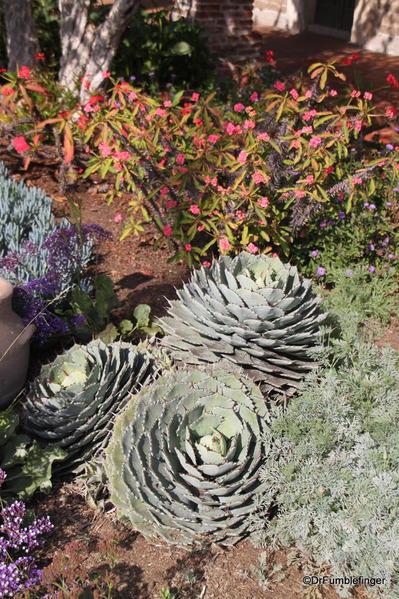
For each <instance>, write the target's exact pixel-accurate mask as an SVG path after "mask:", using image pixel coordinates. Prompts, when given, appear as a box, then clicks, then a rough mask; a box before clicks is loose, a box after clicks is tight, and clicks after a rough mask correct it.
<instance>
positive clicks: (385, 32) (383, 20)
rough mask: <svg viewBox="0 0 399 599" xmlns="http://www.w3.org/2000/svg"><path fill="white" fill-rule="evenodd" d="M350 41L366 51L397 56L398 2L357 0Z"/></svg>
mask: <svg viewBox="0 0 399 599" xmlns="http://www.w3.org/2000/svg"><path fill="white" fill-rule="evenodd" d="M350 41H351V42H353V43H354V44H357V45H359V46H362V47H364V48H366V49H368V50H373V51H375V52H384V53H386V54H393V55H395V56H397V55H399V0H358V1H357V3H356V8H355V14H354V19H353V27H352V32H351V40H350Z"/></svg>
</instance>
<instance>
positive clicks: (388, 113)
mask: <svg viewBox="0 0 399 599" xmlns="http://www.w3.org/2000/svg"><path fill="white" fill-rule="evenodd" d="M397 114H398V111H397V109H396V108H394V107H393V106H388V108H387V109H386V110H385V116H386V117H388V118H389V119H394V118H395V116H396V115H397Z"/></svg>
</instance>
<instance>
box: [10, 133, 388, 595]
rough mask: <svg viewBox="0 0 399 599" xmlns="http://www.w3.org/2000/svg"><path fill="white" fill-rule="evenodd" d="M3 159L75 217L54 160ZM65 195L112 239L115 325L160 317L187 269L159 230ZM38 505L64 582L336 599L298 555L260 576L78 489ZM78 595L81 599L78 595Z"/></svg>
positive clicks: (248, 554) (139, 590)
mask: <svg viewBox="0 0 399 599" xmlns="http://www.w3.org/2000/svg"><path fill="white" fill-rule="evenodd" d="M0 160H3V161H4V162H5V164H6V165H7V167H8V168H9V169H10V172H11V173H12V174H13V175H14V176H16V177H17V178H23V179H24V180H25V182H26V183H28V184H29V183H32V184H34V185H36V186H39V187H41V188H42V189H44V190H45V192H46V193H47V194H49V195H50V196H51V197H52V199H53V202H54V211H55V214H56V216H57V217H63V216H66V215H68V214H69V210H68V201H67V198H66V197H62V196H59V193H58V192H59V189H58V188H59V185H58V181H57V180H56V174H55V173H56V170H57V164H56V162H55V161H51V160H49V161H43V162H35V163H33V164H32V165H31V169H30V171H29V173H26V172H24V171H23V170H21V168H20V164H19V161H18V159H17V158H14V157H13V156H12V155H11V154H10V153H8V152H7V151H6V149H5V146H4V144H3V145H2V146H1V152H0ZM68 197H70V198H73V199H75V200H77V199H79V200H80V201H81V206H82V222H83V223H90V222H96V223H98V224H100V225H101V226H103V227H104V228H106V229H108V230H110V231H111V232H112V233H113V235H114V240H113V241H100V243H99V246H98V261H97V263H96V265H95V269H96V271H97V272H101V273H105V274H107V275H109V276H110V277H111V278H112V280H113V281H114V283H115V286H116V292H117V294H118V298H119V300H120V301H121V304H122V305H121V307H120V308H118V309H117V310H116V311H115V312H114V317H115V318H116V320H120V319H121V318H128V317H130V316H131V313H132V311H133V309H134V307H135V306H136V305H137V304H138V303H148V304H150V305H151V307H152V310H153V314H154V315H157V316H161V315H163V314H164V313H165V307H166V304H167V301H166V300H167V298H168V299H173V298H174V297H175V295H176V294H175V287H180V286H181V284H182V282H183V281H184V280H185V279H186V278H187V274H188V269H187V267H186V266H184V265H182V264H176V263H171V264H169V263H168V262H167V260H168V257H169V253H168V251H167V249H166V248H164V249H158V250H154V249H153V248H152V239H151V235H153V236H156V235H157V233H156V230H155V229H153V230H152V232H151V231H150V232H149V233H146V234H145V235H142V236H140V237H133V236H130V237H128V238H127V239H125V240H124V241H119V240H118V236H119V235H120V232H121V226H120V224H119V223H118V222H115V216H116V215H117V214H122V215H123V216H124V214H125V213H126V209H127V204H128V201H129V198H128V197H124V198H123V199H122V200H120V201H118V203H117V204H116V203H115V204H113V205H107V204H105V203H104V200H103V196H102V193H101V186H100V185H99V184H97V183H96V182H95V180H92V181H89V182H87V183H85V182H83V183H82V182H80V183H79V186H77V185H73V186H71V188H70V189H69V190H68ZM117 220H119V219H118V218H117ZM374 335H375V336H376V338H378V337H380V338H379V343H380V344H390V345H392V347H394V348H396V349H399V325H398V322H397V321H396V322H393V323H392V324H391V325H390V328H388V329H387V330H384V331H381V336H380V335H379V334H378V333H377V334H376V332H375V330H374ZM32 507H33V508H34V511H35V513H36V514H37V515H38V516H41V515H44V514H48V515H49V516H50V518H51V521H52V522H53V523H54V525H55V530H54V532H53V533H52V534H51V535H49V537H48V541H47V542H46V544H45V548H44V549H43V550H42V551H41V554H40V564H41V566H48V565H49V564H51V562H53V566H51V565H50V568H53V569H54V567H56V564H57V563H59V562H58V560H59V559H60V558H61V559H63V558H65V556H66V558H67V561H66V563H65V566H67V567H68V568H69V570H68V571H64V573H63V574H64V577H65V580H71V581H75V582H76V581H79V580H80V585H81V587H82V588H84V586H85V585H84V582H85V581H87V580H88V579H89V578H93V580H94V579H96V578H97V579H100V578H102V579H104V580H106V579H107V576H108V577H109V580H112V584H113V590H112V594H111V595H109V596H110V597H115V598H120V599H124V598H126V599H158V598H159V597H161V596H164V597H166V598H167V597H176V598H178V599H199V598H201V599H211V598H215V599H216V598H217V599H228V598H231V597H240V598H242V599H260V598H261V597H267V596H273V598H274V599H285V598H287V597H289V598H290V599H291V598H292V599H294V598H296V597H298V598H299V597H302V596H304V593H306V594H307V593H308V592H309V591H310V590H311V592H312V595H311V596H312V597H323V598H325V599H333V598H337V597H338V595H337V594H336V593H335V591H334V590H333V588H332V587H328V586H326V585H324V586H323V587H317V588H316V587H314V588H311V587H306V586H305V585H304V584H303V583H302V578H303V576H304V575H306V574H315V575H320V576H321V575H323V574H325V573H326V572H325V571H322V570H320V568H317V567H316V566H315V565H312V564H310V563H304V562H303V561H302V560H301V556H300V554H299V553H298V552H296V551H295V549H292V550H290V551H279V552H270V553H268V554H267V559H266V566H265V567H264V568H260V567H259V560H260V559H261V555H262V550H260V549H256V548H254V547H253V546H252V545H251V544H250V543H248V542H241V543H239V544H238V546H236V547H234V548H231V549H228V550H223V549H220V548H218V547H216V546H211V547H210V549H208V550H204V551H201V550H197V551H195V550H194V551H184V550H179V549H175V548H173V547H171V546H168V545H166V544H164V543H162V542H161V541H158V540H146V539H144V537H143V536H142V535H140V534H139V533H137V532H134V531H132V530H131V529H129V528H127V527H125V526H124V525H123V524H121V523H120V522H117V521H116V519H115V517H114V513H113V512H111V513H110V514H108V515H104V514H101V513H100V512H98V511H95V510H93V509H92V508H90V507H89V506H88V505H87V504H86V502H85V500H84V498H83V496H82V488H81V487H80V486H79V484H77V483H74V482H69V483H68V482H66V483H63V484H59V483H55V484H54V486H53V490H52V492H51V493H50V494H49V495H43V494H39V495H37V496H36V498H35V499H34V501H33V506H32ZM54 564H55V566H54ZM45 572H47V569H46V570H45ZM162 589H163V591H162V592H163V593H166V590H165V589H169V591H170V593H171V594H170V595H167V594H164V595H160V593H161V590H162ZM103 592H104V594H100V595H98V597H101V598H104V599H105V597H108V595H107V594H106V593H105V591H103ZM173 593H174V594H173ZM60 596H62V597H64V595H60ZM66 596H67V595H65V597H66ZM354 596H355V597H358V598H359V599H361V597H363V594H362V592H361V591H359V592H356V593H355V595H354ZM68 597H75V595H72V594H70V595H68ZM76 597H80V595H79V593H77V594H76Z"/></svg>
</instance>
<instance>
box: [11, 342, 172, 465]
mask: <svg viewBox="0 0 399 599" xmlns="http://www.w3.org/2000/svg"><path fill="white" fill-rule="evenodd" d="M159 363H160V362H159V360H158V359H156V357H155V356H154V354H153V353H152V352H151V351H149V350H147V349H146V348H145V346H144V345H141V346H140V345H139V346H134V345H131V344H129V343H122V342H116V343H112V344H110V345H105V344H104V343H103V342H102V341H99V340H94V341H92V342H90V343H89V344H88V345H74V346H73V347H72V348H71V349H69V350H68V351H66V352H65V353H63V354H61V355H60V356H58V357H57V358H56V359H55V360H54V362H52V363H51V364H47V365H45V366H43V367H42V369H41V372H40V374H39V376H38V377H37V378H36V379H35V380H34V381H33V382H32V383H31V385H30V387H29V389H28V393H27V397H26V401H25V402H24V405H23V428H24V429H25V431H26V432H28V433H30V434H32V435H34V436H36V437H37V438H39V439H42V440H43V441H45V442H46V443H48V444H50V445H56V446H59V447H62V448H63V449H64V450H65V451H67V453H68V458H67V459H66V460H64V461H63V462H62V463H61V464H60V466H59V467H58V468H57V469H56V470H57V471H62V472H66V471H75V472H78V471H80V470H81V469H82V468H83V466H84V463H85V462H86V461H88V460H90V459H92V458H95V457H96V456H98V455H99V453H101V450H102V449H103V448H104V447H105V446H106V444H107V442H108V440H109V437H110V434H111V431H112V427H113V423H114V419H115V415H116V414H117V413H118V412H119V411H120V410H122V409H123V408H124V407H125V406H126V404H127V402H128V399H129V397H130V395H131V394H132V393H135V392H137V391H138V390H139V389H140V387H141V385H143V384H144V383H147V382H149V381H152V380H154V378H155V376H156V374H157V370H158V365H159Z"/></svg>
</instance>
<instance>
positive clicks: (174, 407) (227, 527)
mask: <svg viewBox="0 0 399 599" xmlns="http://www.w3.org/2000/svg"><path fill="white" fill-rule="evenodd" d="M269 421H270V419H269V413H268V410H267V407H266V405H265V402H264V399H263V397H262V394H261V393H260V391H259V389H258V387H257V386H256V385H255V384H254V383H252V382H251V381H250V380H249V379H247V378H246V377H244V376H243V375H241V374H239V375H237V376H236V375H232V374H226V372H223V371H221V370H216V371H214V372H212V373H211V374H208V373H206V372H204V371H195V372H193V371H191V372H190V371H178V372H177V373H176V372H175V373H171V374H170V375H169V376H168V377H164V378H162V379H159V380H158V382H157V383H156V385H152V386H151V387H148V388H146V389H142V390H141V391H140V393H139V394H138V395H137V396H136V397H135V398H134V401H133V400H132V402H131V404H129V406H128V407H127V408H126V410H125V411H124V412H123V413H122V414H121V415H120V416H119V417H118V419H117V421H116V424H115V428H114V434H113V437H112V440H111V443H110V446H109V448H108V450H107V452H106V453H107V459H106V464H105V467H106V472H107V475H108V479H109V484H110V491H111V501H112V502H113V503H114V505H115V506H116V507H117V510H118V514H119V515H120V516H121V517H122V518H125V519H128V520H130V522H131V523H132V524H133V525H134V526H135V527H136V528H137V529H138V530H140V531H141V532H143V533H144V534H147V535H149V536H153V535H155V534H160V535H161V536H163V537H164V538H165V539H166V540H167V541H169V542H171V543H174V544H177V545H181V546H184V545H190V544H194V543H199V542H201V543H202V542H206V541H212V542H216V543H222V544H225V545H231V544H234V543H235V542H237V541H238V540H239V539H240V538H242V537H244V536H245V535H246V534H247V529H248V516H249V515H250V514H252V513H253V512H254V510H255V493H256V492H257V491H258V490H259V487H260V485H261V483H260V479H259V469H260V466H261V464H262V463H263V459H264V455H265V453H266V452H265V449H264V443H265V434H266V433H267V431H268V430H269Z"/></svg>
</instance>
